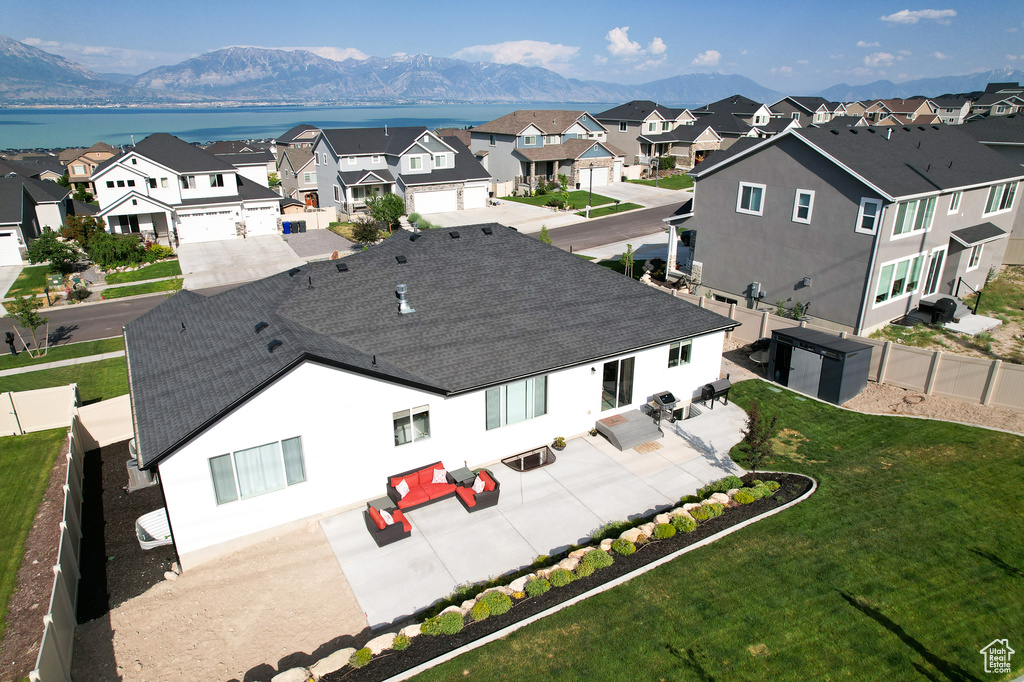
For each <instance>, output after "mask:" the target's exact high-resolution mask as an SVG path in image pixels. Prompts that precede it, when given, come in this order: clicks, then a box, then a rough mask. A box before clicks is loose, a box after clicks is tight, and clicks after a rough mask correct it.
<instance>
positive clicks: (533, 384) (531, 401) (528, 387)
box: [484, 375, 550, 431]
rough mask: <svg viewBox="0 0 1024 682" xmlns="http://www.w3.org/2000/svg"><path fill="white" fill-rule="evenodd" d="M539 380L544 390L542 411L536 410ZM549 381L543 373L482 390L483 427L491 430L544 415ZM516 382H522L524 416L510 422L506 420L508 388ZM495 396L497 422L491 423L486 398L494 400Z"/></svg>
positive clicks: (546, 407) (548, 402) (546, 410)
mask: <svg viewBox="0 0 1024 682" xmlns="http://www.w3.org/2000/svg"><path fill="white" fill-rule="evenodd" d="M540 382H543V391H544V404H543V405H542V406H541V409H542V410H543V412H538V411H537V385H538V383H540ZM549 383H550V382H549V381H548V377H547V375H544V376H539V377H527V378H526V379H520V380H519V381H510V382H509V383H507V384H502V385H501V386H492V387H491V388H488V389H487V390H486V391H484V429H485V430H487V431H493V430H495V429H501V428H504V427H506V426H511V425H513V424H521V423H523V422H528V421H530V420H531V419H536V418H537V417H543V416H544V415H546V414H547V413H548V405H549V404H550V400H549V399H548V396H549ZM517 384H524V394H523V396H524V400H525V408H526V409H525V411H524V414H525V416H524V417H523V418H522V419H517V420H516V421H513V422H510V421H508V389H509V387H510V386H515V385H517ZM495 396H496V397H497V398H496V399H497V401H498V423H497V424H491V423H490V422H489V421H488V414H487V403H488V399H490V400H494V399H495Z"/></svg>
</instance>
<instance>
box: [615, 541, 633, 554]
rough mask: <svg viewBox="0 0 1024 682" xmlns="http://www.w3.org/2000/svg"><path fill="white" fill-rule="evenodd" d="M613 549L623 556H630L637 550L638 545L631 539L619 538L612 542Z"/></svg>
mask: <svg viewBox="0 0 1024 682" xmlns="http://www.w3.org/2000/svg"><path fill="white" fill-rule="evenodd" d="M612 551H613V552H615V553H616V554H621V555H622V556H629V555H630V554H632V553H633V552H635V551H636V545H634V544H633V543H632V542H630V541H629V540H626V539H624V538H619V539H618V540H616V541H615V542H613V543H612Z"/></svg>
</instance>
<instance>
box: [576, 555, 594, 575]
mask: <svg viewBox="0 0 1024 682" xmlns="http://www.w3.org/2000/svg"><path fill="white" fill-rule="evenodd" d="M591 553H593V552H591ZM595 570H596V569H595V568H594V564H588V563H587V562H586V561H581V562H579V563H578V564H576V577H577V578H586V577H587V576H589V575H593V574H594V571H595Z"/></svg>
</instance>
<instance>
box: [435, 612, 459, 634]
mask: <svg viewBox="0 0 1024 682" xmlns="http://www.w3.org/2000/svg"><path fill="white" fill-rule="evenodd" d="M439 618H440V619H441V622H440V625H441V634H442V635H454V634H455V633H456V632H459V631H460V630H462V625H463V619H462V614H461V613H459V612H458V611H449V612H448V613H442V614H441V615H440V616H439Z"/></svg>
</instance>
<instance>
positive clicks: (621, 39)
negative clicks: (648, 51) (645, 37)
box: [604, 26, 643, 57]
mask: <svg viewBox="0 0 1024 682" xmlns="http://www.w3.org/2000/svg"><path fill="white" fill-rule="evenodd" d="M604 39H605V40H607V41H608V48H607V49H608V51H609V52H611V53H612V55H613V56H615V57H633V56H636V55H638V54H640V52H641V51H642V49H643V48H641V47H640V43H638V42H636V41H635V40H630V39H629V26H622V27H616V28H613V29H612V30H610V31H608V35H606V36H605V37H604Z"/></svg>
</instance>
